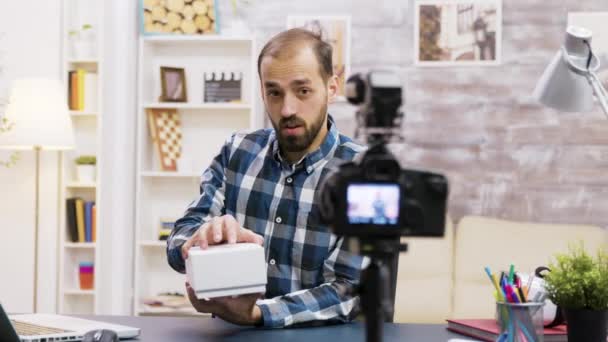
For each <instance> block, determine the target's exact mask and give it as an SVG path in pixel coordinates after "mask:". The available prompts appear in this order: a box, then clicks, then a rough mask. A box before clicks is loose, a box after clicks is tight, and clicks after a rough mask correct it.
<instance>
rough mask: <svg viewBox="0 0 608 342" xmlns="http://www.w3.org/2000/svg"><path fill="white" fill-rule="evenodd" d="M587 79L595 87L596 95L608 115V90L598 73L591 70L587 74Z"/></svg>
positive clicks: (607, 115)
mask: <svg viewBox="0 0 608 342" xmlns="http://www.w3.org/2000/svg"><path fill="white" fill-rule="evenodd" d="M587 79H588V80H589V83H591V86H592V87H593V91H594V92H595V96H596V97H597V99H598V101H599V102H600V105H601V106H602V110H604V114H606V117H608V92H606V89H604V87H603V86H602V82H601V81H600V79H599V78H598V77H597V75H596V74H595V73H593V72H589V73H588V74H587Z"/></svg>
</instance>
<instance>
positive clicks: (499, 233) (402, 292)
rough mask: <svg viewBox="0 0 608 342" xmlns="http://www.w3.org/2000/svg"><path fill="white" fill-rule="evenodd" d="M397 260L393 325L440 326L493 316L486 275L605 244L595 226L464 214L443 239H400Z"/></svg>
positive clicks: (606, 237)
mask: <svg viewBox="0 0 608 342" xmlns="http://www.w3.org/2000/svg"><path fill="white" fill-rule="evenodd" d="M402 241H403V242H407V243H408V246H409V250H408V252H407V253H403V254H401V255H400V256H399V268H398V274H397V284H396V290H397V291H396V292H397V294H396V298H395V315H394V321H395V322H399V323H443V322H445V319H447V318H492V317H494V311H495V304H494V298H493V288H492V286H491V284H490V282H489V280H488V278H487V275H486V274H485V272H484V267H485V266H489V267H490V268H491V270H492V271H493V272H499V271H502V270H506V269H507V268H508V266H509V265H510V264H514V265H515V266H516V269H517V270H519V271H522V272H532V271H533V270H534V269H535V268H536V267H537V266H541V265H548V263H549V261H550V260H551V258H552V256H553V255H554V254H555V253H559V252H567V251H568V246H569V244H571V243H576V242H577V241H583V242H584V246H585V249H586V250H587V251H589V252H590V253H595V251H596V250H597V249H598V248H600V247H606V246H607V245H608V231H606V230H604V229H603V228H601V227H598V226H591V225H569V224H543V223H529V222H516V221H508V220H502V219H496V218H489V217H480V216H465V217H463V218H462V219H461V220H460V221H459V222H458V224H457V225H454V224H452V223H451V222H450V220H449V219H448V222H447V223H446V234H445V236H444V237H443V238H407V239H406V238H404V239H402Z"/></svg>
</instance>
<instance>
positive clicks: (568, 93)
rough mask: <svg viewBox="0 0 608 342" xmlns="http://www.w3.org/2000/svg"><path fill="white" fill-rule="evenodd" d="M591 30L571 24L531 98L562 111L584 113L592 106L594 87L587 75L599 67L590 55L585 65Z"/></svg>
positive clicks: (594, 58)
mask: <svg viewBox="0 0 608 342" xmlns="http://www.w3.org/2000/svg"><path fill="white" fill-rule="evenodd" d="M591 35H592V34H591V31H589V30H587V29H585V28H581V27H575V26H570V27H568V29H567V30H566V40H565V43H564V46H563V47H562V48H561V49H560V50H559V51H558V52H557V54H556V55H555V57H553V60H552V61H551V63H550V64H549V65H548V66H547V68H546V69H545V71H544V73H543V75H542V76H541V78H540V79H539V81H538V83H537V85H536V88H535V89H534V97H535V98H536V99H537V100H538V101H540V102H541V103H542V104H544V105H545V106H548V107H551V108H554V109H557V110H561V111H564V112H586V111H589V110H591V109H592V108H593V87H592V86H591V84H590V81H589V78H588V74H589V72H590V71H595V70H597V69H598V68H599V60H598V59H597V57H595V56H593V59H592V61H591V62H592V63H591V65H590V66H589V68H587V58H588V56H589V46H588V45H586V44H585V42H587V43H589V44H590V43H591Z"/></svg>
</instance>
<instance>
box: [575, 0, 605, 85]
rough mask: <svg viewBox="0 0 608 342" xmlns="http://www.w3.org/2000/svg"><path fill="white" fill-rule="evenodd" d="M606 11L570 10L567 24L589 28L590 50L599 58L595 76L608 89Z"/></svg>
mask: <svg viewBox="0 0 608 342" xmlns="http://www.w3.org/2000/svg"><path fill="white" fill-rule="evenodd" d="M607 22H608V12H606V11H604V12H570V13H568V26H570V25H572V26H581V27H584V28H586V29H589V30H591V32H592V33H593V36H592V37H591V50H592V51H593V53H594V54H595V55H596V56H597V57H598V58H599V60H600V69H599V70H598V71H597V73H596V74H597V77H598V78H599V79H600V82H602V85H603V86H604V88H606V89H608V31H606V23H607Z"/></svg>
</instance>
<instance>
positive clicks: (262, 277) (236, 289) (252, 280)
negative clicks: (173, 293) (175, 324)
mask: <svg viewBox="0 0 608 342" xmlns="http://www.w3.org/2000/svg"><path fill="white" fill-rule="evenodd" d="M186 277H187V279H188V282H189V283H190V286H191V287H192V288H193V289H194V291H195V292H196V296H197V298H199V299H202V298H214V297H224V296H236V295H241V294H248V293H264V292H266V261H265V258H264V248H263V247H262V246H260V245H256V244H253V243H237V244H232V245H228V244H223V245H215V246H209V248H208V249H205V250H201V249H200V248H199V247H192V248H190V251H188V259H186Z"/></svg>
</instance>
